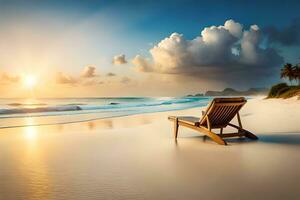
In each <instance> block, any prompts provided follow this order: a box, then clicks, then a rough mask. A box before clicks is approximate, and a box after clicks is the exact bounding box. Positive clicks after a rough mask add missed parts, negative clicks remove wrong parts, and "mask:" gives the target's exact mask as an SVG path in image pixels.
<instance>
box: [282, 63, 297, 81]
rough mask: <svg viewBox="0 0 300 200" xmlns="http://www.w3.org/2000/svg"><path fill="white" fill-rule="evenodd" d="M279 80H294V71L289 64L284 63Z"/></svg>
mask: <svg viewBox="0 0 300 200" xmlns="http://www.w3.org/2000/svg"><path fill="white" fill-rule="evenodd" d="M280 78H287V79H289V81H290V82H292V80H294V79H295V70H294V67H293V65H292V64H291V63H286V64H285V65H284V67H283V68H282V69H281V73H280Z"/></svg>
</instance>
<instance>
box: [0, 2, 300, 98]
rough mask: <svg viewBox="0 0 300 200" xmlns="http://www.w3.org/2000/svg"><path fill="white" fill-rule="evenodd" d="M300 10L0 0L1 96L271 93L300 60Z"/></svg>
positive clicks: (278, 5)
mask: <svg viewBox="0 0 300 200" xmlns="http://www.w3.org/2000/svg"><path fill="white" fill-rule="evenodd" d="M299 10H300V2H297V1H253V0H252V1H235V0H232V1H220V0H218V1H214V0H212V1H192V0H186V1H175V0H173V1H159V2H157V1H147V0H146V1H137V0H132V1H124V0H123V1H121V0H119V1H117V0H115V1H114V0H111V1H92V0H86V1H76V0H75V1H74V0H73V1H63V0H60V1H56V0H52V1H30V0H28V1H22V0H19V1H14V0H10V1H1V0H0V26H1V29H0V91H1V93H2V94H3V95H2V96H3V97H8V98H10V97H28V96H29V97H30V96H34V97H107V96H181V95H186V94H193V93H202V92H205V91H207V90H222V89H224V88H226V87H233V88H236V89H240V90H244V89H247V88H250V87H270V86H271V85H272V84H274V83H277V82H279V81H280V79H279V72H280V68H281V67H282V66H283V65H284V63H286V62H291V63H294V64H296V63H299V62H300V61H299V60H300V14H299ZM30 80H31V81H30ZM32 80H34V81H32ZM28 82H31V84H28ZM32 82H34V84H33V83H32Z"/></svg>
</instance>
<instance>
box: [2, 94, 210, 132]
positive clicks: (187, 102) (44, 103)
mask: <svg viewBox="0 0 300 200" xmlns="http://www.w3.org/2000/svg"><path fill="white" fill-rule="evenodd" d="M211 99H212V97H156V98H155V97H115V98H47V99H46V98H45V99H0V128H11V127H22V126H37V125H50V124H65V123H75V122H83V121H90V120H95V119H104V118H111V117H120V116H128V115H134V114H142V113H152V112H162V111H171V110H180V109H187V108H193V107H201V106H206V105H207V104H208V102H209V101H211Z"/></svg>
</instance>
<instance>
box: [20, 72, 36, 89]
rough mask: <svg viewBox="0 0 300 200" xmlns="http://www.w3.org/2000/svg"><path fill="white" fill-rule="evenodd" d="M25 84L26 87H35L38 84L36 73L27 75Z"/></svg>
mask: <svg viewBox="0 0 300 200" xmlns="http://www.w3.org/2000/svg"><path fill="white" fill-rule="evenodd" d="M23 84H24V86H25V87H26V88H29V89H31V88H33V87H34V86H35V85H36V84H37V79H36V77H35V76H34V75H26V76H25V77H24V81H23Z"/></svg>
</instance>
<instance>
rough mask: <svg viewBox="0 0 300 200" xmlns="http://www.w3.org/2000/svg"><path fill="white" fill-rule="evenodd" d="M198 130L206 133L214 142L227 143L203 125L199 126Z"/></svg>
mask: <svg viewBox="0 0 300 200" xmlns="http://www.w3.org/2000/svg"><path fill="white" fill-rule="evenodd" d="M197 130H198V131H199V132H201V133H204V134H205V135H206V136H208V137H209V138H210V139H212V140H213V141H214V142H216V143H218V144H221V145H227V143H226V142H225V141H224V140H223V139H222V138H221V137H220V136H218V135H217V134H215V133H214V132H212V131H209V130H208V129H206V128H203V127H197Z"/></svg>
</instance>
